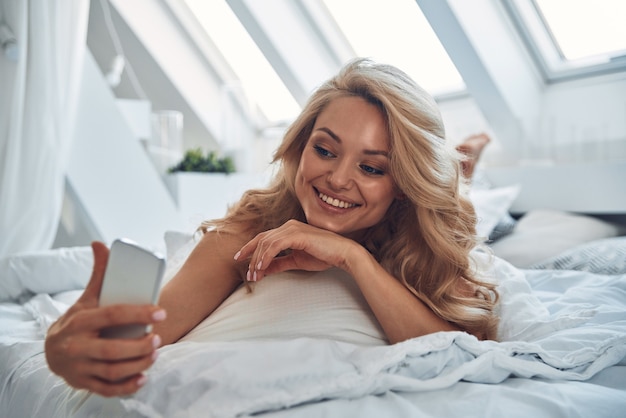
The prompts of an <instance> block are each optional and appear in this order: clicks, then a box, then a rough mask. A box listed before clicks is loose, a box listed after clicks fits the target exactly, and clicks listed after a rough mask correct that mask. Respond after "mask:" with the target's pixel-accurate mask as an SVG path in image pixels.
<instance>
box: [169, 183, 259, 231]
mask: <svg viewBox="0 0 626 418" xmlns="http://www.w3.org/2000/svg"><path fill="white" fill-rule="evenodd" d="M165 183H166V185H167V187H168V188H169V190H170V192H171V193H172V196H173V198H174V201H175V202H176V204H177V206H178V210H179V212H180V214H181V217H182V219H183V222H186V223H187V224H188V226H190V227H191V228H195V227H197V226H198V225H199V224H200V222H202V221H203V220H206V219H215V218H221V217H223V216H224V215H226V211H227V209H228V207H229V206H230V205H232V204H233V203H235V202H236V201H238V200H239V199H240V198H241V195H242V194H243V193H244V192H245V191H246V190H249V189H257V188H263V187H266V186H267V185H268V183H269V176H268V175H266V174H263V173H231V174H223V173H193V172H178V173H172V174H167V175H166V176H165Z"/></svg>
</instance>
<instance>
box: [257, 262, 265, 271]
mask: <svg viewBox="0 0 626 418" xmlns="http://www.w3.org/2000/svg"><path fill="white" fill-rule="evenodd" d="M261 267H263V260H261V261H259V264H257V265H256V269H257V270H261Z"/></svg>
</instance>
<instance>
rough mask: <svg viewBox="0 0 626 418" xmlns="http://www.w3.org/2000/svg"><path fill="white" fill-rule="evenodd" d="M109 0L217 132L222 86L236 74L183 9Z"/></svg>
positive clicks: (141, 0)
mask: <svg viewBox="0 0 626 418" xmlns="http://www.w3.org/2000/svg"><path fill="white" fill-rule="evenodd" d="M110 2H111V4H112V6H113V7H115V10H116V11H117V12H118V13H119V15H120V16H121V17H122V19H124V21H125V23H126V24H127V25H128V27H129V28H130V29H131V30H132V31H133V33H134V35H135V36H136V37H137V38H138V40H139V41H140V42H141V44H142V45H143V47H144V48H145V50H146V51H148V53H149V54H150V56H151V57H152V58H153V59H154V61H155V62H156V64H157V65H158V66H159V68H160V70H161V71H162V72H163V73H164V74H165V75H166V76H167V77H168V79H169V80H170V81H171V82H172V84H173V85H174V87H175V88H176V89H177V90H178V92H179V94H180V95H181V96H182V97H183V98H184V100H185V102H186V103H187V104H188V105H189V107H190V108H191V109H193V112H194V113H195V115H196V116H197V117H198V119H199V120H200V121H201V122H202V123H203V124H204V126H206V129H207V130H208V131H209V132H210V133H211V135H212V136H213V137H214V138H217V137H219V134H220V129H221V128H220V117H221V107H222V101H221V100H222V94H221V90H222V86H223V85H224V82H225V81H228V80H233V79H235V76H234V73H233V72H232V69H231V68H230V67H229V66H228V64H227V63H226V61H225V60H224V58H223V57H222V56H221V54H220V53H219V51H218V50H217V48H216V47H215V45H213V44H212V42H211V41H210V39H209V38H208V36H206V34H204V33H203V31H202V30H201V28H199V25H198V24H197V22H196V21H195V20H194V19H193V17H192V16H191V15H190V14H189V13H188V10H187V9H185V8H184V7H182V6H181V5H180V4H179V3H177V2H175V1H170V0H162V1H153V0H133V1H125V0H110ZM146 16H149V18H146ZM127 59H129V60H130V61H132V57H128V58H127ZM146 76H149V74H146Z"/></svg>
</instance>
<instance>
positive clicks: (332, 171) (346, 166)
mask: <svg viewBox="0 0 626 418" xmlns="http://www.w3.org/2000/svg"><path fill="white" fill-rule="evenodd" d="M388 154H389V135H388V133H387V128H386V124H385V120H384V117H383V114H382V113H381V111H380V110H379V109H378V108H377V107H376V106H374V105H373V104H371V103H368V102H367V101H365V100H364V99H362V98H360V97H341V98H338V99H335V100H333V101H332V102H331V103H329V104H328V105H327V106H326V108H325V109H324V110H323V111H322V112H321V113H320V114H319V116H318V117H317V119H316V122H315V125H314V127H313V131H312V132H311V136H310V137H309V139H308V141H307V143H306V146H305V148H304V151H303V152H302V156H301V158H300V164H299V166H298V170H297V173H296V179H295V190H296V196H297V198H298V200H299V202H300V205H301V206H302V209H303V211H304V214H305V216H306V220H307V222H308V223H309V224H311V225H314V226H317V227H319V228H323V229H327V230H329V231H333V232H336V233H339V234H341V235H344V236H349V237H352V238H358V237H359V236H361V234H362V233H363V232H365V230H366V229H367V228H369V227H371V226H374V225H376V224H377V223H378V222H380V221H381V220H382V219H383V217H384V215H385V213H386V212H387V209H388V208H389V206H390V205H391V203H392V202H393V201H394V199H395V198H396V196H397V193H396V190H395V187H394V182H393V179H392V178H391V175H390V174H389V173H388V166H389V157H388Z"/></svg>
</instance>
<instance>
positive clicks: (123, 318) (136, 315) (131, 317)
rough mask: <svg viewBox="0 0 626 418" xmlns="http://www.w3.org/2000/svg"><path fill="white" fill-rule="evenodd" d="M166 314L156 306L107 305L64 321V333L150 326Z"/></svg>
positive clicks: (85, 311)
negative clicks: (135, 325) (113, 327)
mask: <svg viewBox="0 0 626 418" xmlns="http://www.w3.org/2000/svg"><path fill="white" fill-rule="evenodd" d="M166 316H167V315H166V312H165V310H163V309H162V308H161V307H159V306H157V305H109V306H104V307H99V308H93V309H84V310H81V311H78V312H76V313H75V314H74V315H72V316H70V317H68V318H67V319H66V323H65V324H64V326H65V328H66V331H65V332H66V333H67V334H69V335H75V334H79V333H82V332H97V331H99V330H101V329H103V328H108V327H112V326H118V325H130V324H144V325H150V324H154V323H157V322H160V321H163V320H164V319H165V317H166Z"/></svg>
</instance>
